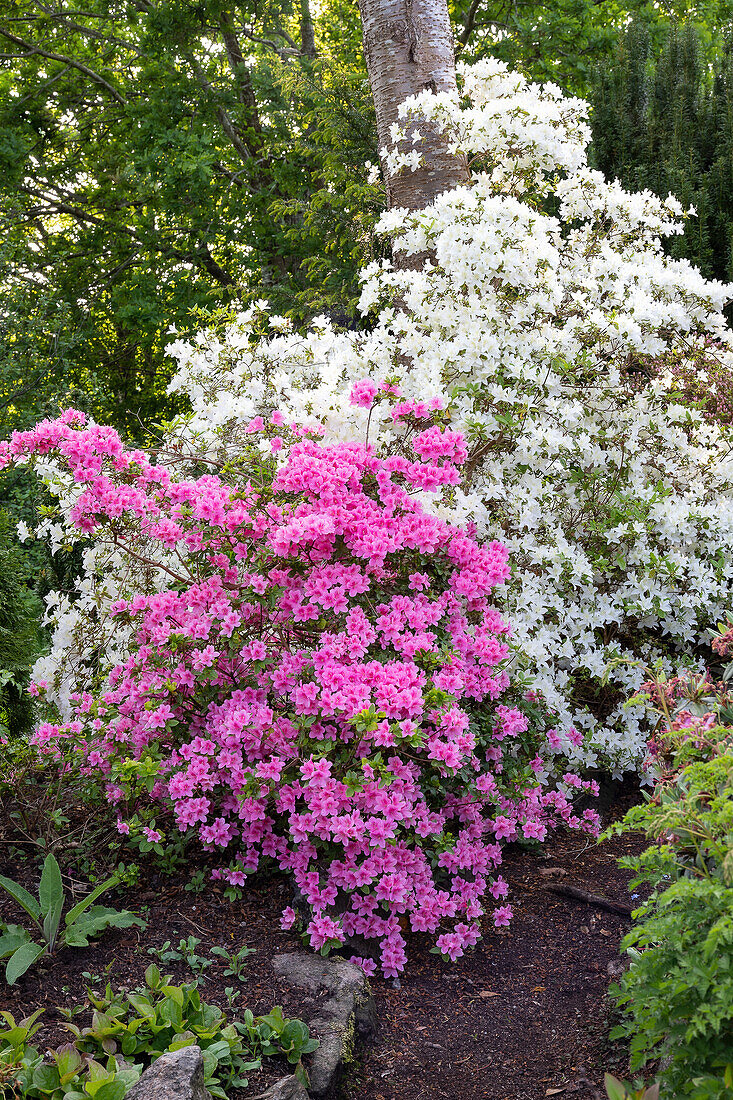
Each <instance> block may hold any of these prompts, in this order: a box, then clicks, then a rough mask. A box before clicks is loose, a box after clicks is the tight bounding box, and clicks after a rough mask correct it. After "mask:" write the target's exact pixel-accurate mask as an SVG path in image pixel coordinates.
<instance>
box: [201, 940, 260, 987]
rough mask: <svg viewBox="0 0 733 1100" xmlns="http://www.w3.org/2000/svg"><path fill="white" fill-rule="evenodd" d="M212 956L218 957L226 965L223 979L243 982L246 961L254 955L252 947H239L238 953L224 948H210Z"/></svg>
mask: <svg viewBox="0 0 733 1100" xmlns="http://www.w3.org/2000/svg"><path fill="white" fill-rule="evenodd" d="M210 953H211V954H212V955H216V956H218V958H220V959H223V960H224V962H225V963H226V964H227V965H226V969H225V970H224V975H225V977H232V978H237V979H238V980H239V981H240V982H243V981H244V968H245V966H246V963H247V959H248V957H249V956H250V955H254V953H255V949H254V947H247V946H246V944H245V946H244V947H240V949H239V951H227V949H226V947H212V948H211V952H210Z"/></svg>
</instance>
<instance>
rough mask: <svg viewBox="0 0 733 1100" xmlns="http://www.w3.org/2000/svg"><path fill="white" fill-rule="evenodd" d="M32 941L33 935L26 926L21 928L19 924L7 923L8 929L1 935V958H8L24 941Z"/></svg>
mask: <svg viewBox="0 0 733 1100" xmlns="http://www.w3.org/2000/svg"><path fill="white" fill-rule="evenodd" d="M30 942H31V937H30V935H29V933H28V932H26V930H25V928H20V927H19V926H18V925H17V924H8V925H6V931H5V932H4V933H3V935H2V936H0V959H5V958H7V956H8V955H12V954H13V952H14V951H17V950H18V948H19V947H22V946H23V944H24V943H30Z"/></svg>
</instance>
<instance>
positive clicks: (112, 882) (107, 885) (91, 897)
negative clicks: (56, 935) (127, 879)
mask: <svg viewBox="0 0 733 1100" xmlns="http://www.w3.org/2000/svg"><path fill="white" fill-rule="evenodd" d="M118 882H119V878H118V877H117V875H112V876H111V877H110V878H108V879H105V881H104V882H100V884H99V886H97V887H95V889H94V890H92V892H91V894H87V896H86V897H85V898H82V899H81V901H80V902H78V903H77V904H76V905H75V906H74V908H73V909H69V912H68V913H67V914H66V923H67V925H68V924H74V922H75V921H76V919H77V918H78V917H79V916H80V914H81V913H83V912H84V910H85V909H88V908H89V906H90V905H91V904H92V902H95V901H96V900H97V898H98V897H100V896H101V895H102V894H104V893H105V892H106V891H107V890H110V889H111V888H112V887H113V886H116V885H117V883H118Z"/></svg>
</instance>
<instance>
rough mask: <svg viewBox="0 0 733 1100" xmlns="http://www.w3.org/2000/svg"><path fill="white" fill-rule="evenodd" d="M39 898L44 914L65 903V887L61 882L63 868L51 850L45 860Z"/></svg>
mask: <svg viewBox="0 0 733 1100" xmlns="http://www.w3.org/2000/svg"><path fill="white" fill-rule="evenodd" d="M38 900H39V901H40V903H41V912H42V913H43V915H44V916H46V915H47V914H48V913H50V912H51V910H53V909H56V908H59V909H60V908H61V906H63V904H64V887H63V883H62V882H61V868H60V867H59V865H58V861H57V859H56V857H55V856H54V855H53V854H52V853H50V852H49V854H48V855H47V856H46V858H45V860H44V861H43V871H42V872H41V881H40V883H39V886H38Z"/></svg>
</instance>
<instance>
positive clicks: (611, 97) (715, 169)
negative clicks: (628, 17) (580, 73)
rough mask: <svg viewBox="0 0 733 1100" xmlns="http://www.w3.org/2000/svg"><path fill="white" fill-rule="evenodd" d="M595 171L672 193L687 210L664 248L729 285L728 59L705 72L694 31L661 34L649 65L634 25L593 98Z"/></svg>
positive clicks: (732, 142) (731, 76)
mask: <svg viewBox="0 0 733 1100" xmlns="http://www.w3.org/2000/svg"><path fill="white" fill-rule="evenodd" d="M592 107H593V110H592V116H591V121H592V127H593V148H594V156H595V162H596V164H597V165H598V167H599V168H600V169H601V170H602V171H603V172H604V173H605V175H606V176H607V177H609V178H617V179H619V180H620V181H621V182H622V183H623V184H624V186H626V187H628V188H630V189H632V190H636V189H640V190H641V189H644V188H649V189H650V190H651V191H654V192H655V193H656V194H657V195H660V196H662V197H664V196H666V195H668V194H669V193H670V192H671V193H672V194H674V195H675V196H676V197H677V198H678V199H679V200H680V201H681V202H682V203H683V205H684V206H686V207H687V206H690V205H692V206H694V207H695V208H696V211H697V216H696V217H694V218H691V219H690V221H689V223H688V225H687V228H686V231H685V234H684V236H681V237H674V238H672V239H671V241H670V242H669V245H668V248H669V251H670V252H671V254H672V255H674V256H685V257H687V258H688V259H689V260H691V262H692V263H694V264H695V265H696V266H698V267H700V268H701V270H702V271H703V273H704V274H705V275H706V276H708V277H709V278H716V279H721V280H723V281H727V280H729V279H731V277H732V276H733V263H732V260H731V243H732V241H733V53H732V52H731V47H730V44H728V45H727V46H726V47H725V48H724V49H723V50H722V51H721V53H720V54H719V55H718V56H716V57H715V58H714V61H713V64H712V65H710V64H708V62H707V60H706V56H705V48H704V41H703V36H702V35H701V32H700V31H699V30H698V28H697V27H696V26H694V25H693V24H692V23H687V24H685V25H684V26H679V25H676V24H672V25H670V26H668V30H667V40H666V42H665V45H664V49H663V50H662V53H661V55H660V56H658V57H656V56H655V54H654V51H653V45H652V41H651V39H650V36H649V34H648V30H647V28H646V27H645V26H644V25H642V24H639V23H633V24H632V25H631V26H630V27H629V28H628V30H626V31H625V32H624V33H623V34H622V35H621V36H620V37H619V39H618V43H617V47H616V53H615V57H614V60H613V62H612V63H610V64H609V65H607V66H604V67H603V68H602V69H601V70H600V72H599V73H598V76H597V81H596V85H595V88H594V92H593V97H592Z"/></svg>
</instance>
